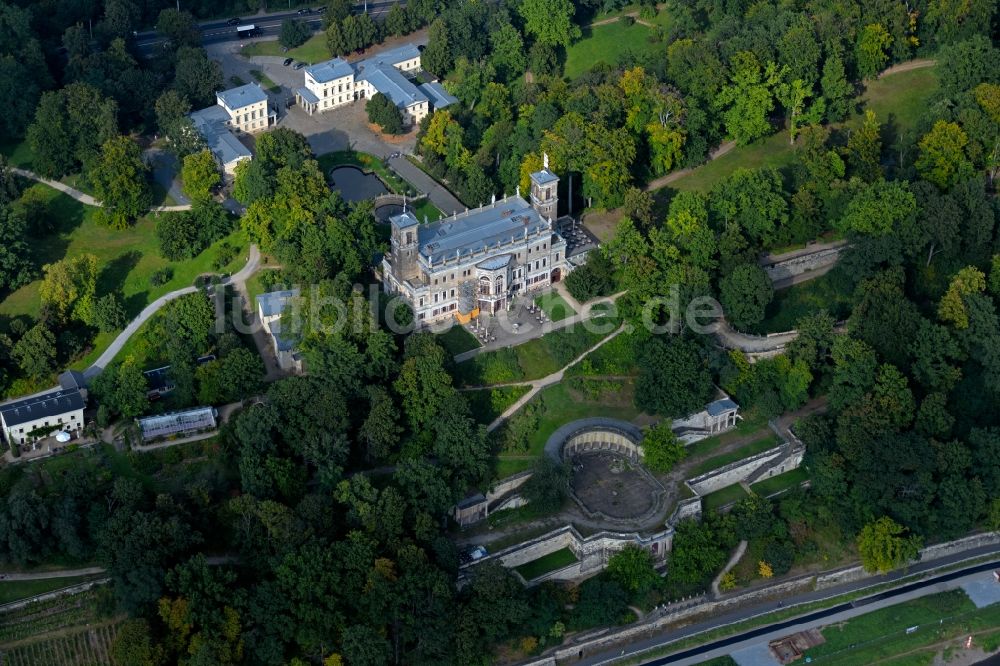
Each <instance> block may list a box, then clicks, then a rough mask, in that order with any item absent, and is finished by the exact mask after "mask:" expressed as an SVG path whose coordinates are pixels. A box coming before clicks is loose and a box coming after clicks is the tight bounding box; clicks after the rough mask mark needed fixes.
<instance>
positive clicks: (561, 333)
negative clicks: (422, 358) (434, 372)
mask: <svg viewBox="0 0 1000 666" xmlns="http://www.w3.org/2000/svg"><path fill="white" fill-rule="evenodd" d="M615 327H617V321H616V320H608V322H607V326H606V327H605V328H607V329H609V331H608V332H606V333H595V332H590V331H588V330H586V329H585V328H584V327H583V326H581V325H579V324H573V325H570V326H567V327H565V328H560V329H557V330H555V331H552V332H551V333H546V334H545V335H543V336H542V337H540V338H535V339H534V340H529V341H528V342H525V343H524V344H521V345H517V346H516V347H508V348H506V349H498V350H496V351H490V352H486V353H483V354H478V355H476V356H473V357H472V358H471V359H468V360H466V361H462V362H461V363H459V364H458V365H457V366H455V379H456V381H457V383H458V384H459V385H465V386H488V385H491V384H504V383H508V382H518V381H525V380H531V379H540V378H542V377H545V376H547V375H551V374H552V373H553V372H556V371H557V370H559V369H560V368H562V367H564V366H565V365H566V364H568V363H569V362H571V361H572V360H574V359H575V358H577V357H578V356H580V355H581V354H582V353H584V352H585V351H586V350H587V349H589V348H590V347H593V346H594V345H595V344H597V343H598V342H600V341H601V340H602V339H604V338H605V337H607V335H608V334H609V333H610V332H611V331H613V330H614V328H615Z"/></svg>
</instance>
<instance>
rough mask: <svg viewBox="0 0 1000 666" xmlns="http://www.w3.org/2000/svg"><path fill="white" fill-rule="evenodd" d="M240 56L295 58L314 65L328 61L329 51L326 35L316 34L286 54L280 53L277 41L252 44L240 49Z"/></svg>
mask: <svg viewBox="0 0 1000 666" xmlns="http://www.w3.org/2000/svg"><path fill="white" fill-rule="evenodd" d="M240 55H242V56H244V57H247V58H249V57H250V56H279V57H283V58H295V59H296V60H300V61H302V62H304V63H308V64H310V65H314V64H316V63H318V62H322V61H324V60H329V59H330V50H329V49H328V48H326V34H325V33H323V32H318V33H316V34H315V35H313V36H312V37H310V38H309V39H308V40H306V43H305V44H303V45H302V46H297V47H295V48H294V49H291V50H289V51H287V52H285V51H282V47H281V44H279V43H278V40H273V41H270V40H269V41H265V42H253V43H252V44H247V45H246V46H244V47H243V48H241V49H240Z"/></svg>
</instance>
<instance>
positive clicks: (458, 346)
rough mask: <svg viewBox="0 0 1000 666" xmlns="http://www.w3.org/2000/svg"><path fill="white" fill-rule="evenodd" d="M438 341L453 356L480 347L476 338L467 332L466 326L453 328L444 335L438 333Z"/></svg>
mask: <svg viewBox="0 0 1000 666" xmlns="http://www.w3.org/2000/svg"><path fill="white" fill-rule="evenodd" d="M437 341H438V344H440V345H441V346H442V347H444V349H445V351H446V352H448V353H449V354H451V355H452V356H454V355H455V354H461V353H462V352H467V351H469V350H472V349H478V348H479V347H480V344H479V340H476V336H474V335H473V334H472V333H469V332H468V331H467V330H465V327H464V326H459V325H458V324H456V325H454V326H452V327H451V328H449V329H448V330H447V331H445V332H444V333H438V334H437Z"/></svg>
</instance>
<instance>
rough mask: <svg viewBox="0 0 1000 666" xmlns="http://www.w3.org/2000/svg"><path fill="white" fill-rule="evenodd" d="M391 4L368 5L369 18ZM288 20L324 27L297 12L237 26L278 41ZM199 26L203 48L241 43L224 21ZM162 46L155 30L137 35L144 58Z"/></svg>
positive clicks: (316, 17)
mask: <svg viewBox="0 0 1000 666" xmlns="http://www.w3.org/2000/svg"><path fill="white" fill-rule="evenodd" d="M394 4H395V2H394V1H391V2H389V1H387V2H369V3H368V13H369V14H371V16H372V18H374V19H379V18H381V17H382V14H384V13H386V12H388V11H389V9H391V8H392V6H393V5H394ZM354 11H355V13H357V14H360V13H362V12H364V11H365V6H364V5H363V4H360V5H356V6H355V8H354ZM287 19H300V20H302V21H305V23H306V25H307V26H309V28H310V29H311V30H312V31H313V32H317V31H318V30H320V29H321V28H322V26H323V15H322V14H317V13H315V12H314V13H312V14H301V15H300V14H297V13H296V12H281V13H277V14H266V15H262V16H247V17H243V18H242V19H241V20H240V25H249V24H253V25H254V27H255V28H256V29H257V31H258V32H256V33H255V34H254V38H260V37H277V36H278V33H279V32H280V31H281V24H282V23H283V22H284V21H285V20H287ZM198 25H199V27H200V28H201V43H202V44H218V43H221V42H234V41H237V40H239V39H241V37H240V35H238V34H237V33H236V26H233V25H229V24H228V23H227V22H226V21H225V20H216V21H206V22H204V23H199V24H198ZM244 39H245V38H244ZM165 42H166V39H165V38H164V37H163V35H161V34H159V33H158V32H156V31H155V30H149V31H146V32H140V33H138V34H137V35H136V41H135V46H136V48H137V49H138V51H139V52H140V53H141V54H142V55H143V56H145V57H150V56H152V55H154V54H155V53H156V50H157V49H158V48H159V47H161V46H162V45H163V44H164V43H165Z"/></svg>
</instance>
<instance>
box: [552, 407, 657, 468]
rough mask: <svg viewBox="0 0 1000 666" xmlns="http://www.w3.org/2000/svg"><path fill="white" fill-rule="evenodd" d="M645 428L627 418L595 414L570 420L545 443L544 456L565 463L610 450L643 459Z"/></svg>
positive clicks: (635, 458)
mask: <svg viewBox="0 0 1000 666" xmlns="http://www.w3.org/2000/svg"><path fill="white" fill-rule="evenodd" d="M641 442H642V430H640V429H639V427H638V426H635V425H633V424H631V423H629V422H628V421H622V420H620V419H609V418H604V417H593V418H587V419H578V420H576V421H570V422H569V423H567V424H565V425H563V426H561V427H560V428H559V429H558V430H556V431H555V432H554V433H552V435H551V436H550V437H549V439H548V441H547V442H546V443H545V455H547V456H549V457H550V458H552V459H553V460H555V461H556V462H563V461H564V460H568V459H569V458H572V457H573V456H575V455H578V454H580V453H585V452H591V451H610V452H613V453H620V454H621V455H623V456H625V457H627V458H629V459H631V460H634V461H636V462H639V461H640V460H641V458H642V445H641Z"/></svg>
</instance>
